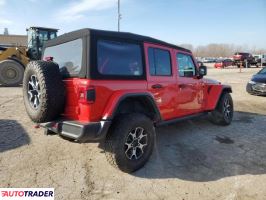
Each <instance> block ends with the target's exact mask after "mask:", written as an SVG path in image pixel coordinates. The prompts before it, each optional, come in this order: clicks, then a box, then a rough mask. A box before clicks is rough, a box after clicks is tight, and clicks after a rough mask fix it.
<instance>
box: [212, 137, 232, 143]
mask: <svg viewBox="0 0 266 200" xmlns="http://www.w3.org/2000/svg"><path fill="white" fill-rule="evenodd" d="M215 140H217V141H218V142H220V143H223V144H233V143H235V141H234V140H232V139H231V138H229V137H227V136H216V137H215Z"/></svg>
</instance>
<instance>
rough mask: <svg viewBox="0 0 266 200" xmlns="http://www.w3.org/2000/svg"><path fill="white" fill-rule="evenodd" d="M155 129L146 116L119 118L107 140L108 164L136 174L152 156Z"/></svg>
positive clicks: (133, 115)
mask: <svg viewBox="0 0 266 200" xmlns="http://www.w3.org/2000/svg"><path fill="white" fill-rule="evenodd" d="M154 140H155V129H154V126H153V123H152V121H151V120H150V119H149V118H148V117H147V116H145V115H143V114H139V113H132V114H126V115H121V116H120V117H118V118H117V119H116V120H115V122H114V124H113V125H112V126H111V128H110V132H109V133H108V135H107V138H106V140H105V155H106V158H107V160H108V162H109V163H110V164H111V165H113V166H114V167H116V168H119V169H121V170H122V171H124V172H128V173H130V172H134V171H136V170H138V169H140V168H141V167H142V166H144V165H145V163H146V162H147V161H148V159H149V157H150V156H151V154H152V150H153V147H154Z"/></svg>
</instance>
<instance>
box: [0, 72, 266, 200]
mask: <svg viewBox="0 0 266 200" xmlns="http://www.w3.org/2000/svg"><path fill="white" fill-rule="evenodd" d="M238 71H239V70H238V69H222V70H221V69H212V68H211V69H209V75H208V77H209V78H215V79H217V80H220V81H222V82H224V83H227V84H230V85H232V87H233V92H234V93H233V99H234V105H235V110H236V111H237V112H236V113H235V117H234V120H233V123H232V125H230V126H227V127H219V126H215V125H213V124H211V123H209V122H208V121H207V120H206V118H201V119H198V120H190V121H186V122H182V123H177V124H174V125H171V126H165V127H161V128H158V129H157V139H156V148H155V150H154V153H153V155H152V157H151V159H150V161H149V162H148V164H147V165H146V166H145V167H144V168H143V169H141V170H139V171H138V172H136V173H134V174H131V175H129V174H125V173H123V172H120V171H118V170H116V169H114V168H113V167H111V166H110V165H109V164H108V163H107V161H106V159H105V156H104V152H103V149H102V148H101V145H99V144H97V143H87V144H77V143H73V142H69V141H67V140H63V139H62V138H60V137H58V136H45V135H44V134H43V130H42V129H34V128H33V125H34V124H33V123H31V122H30V120H29V118H28V117H27V115H26V113H25V109H24V106H23V101H22V94H21V88H3V87H0V134H1V135H0V187H54V188H55V193H56V199H76V200H78V199H197V200H198V199H204V200H206V199H228V200H230V199H241V200H242V199H266V187H265V183H266V149H265V147H266V131H265V124H266V97H257V96H251V95H249V94H247V93H246V92H245V84H246V82H247V81H248V79H249V78H250V77H251V75H252V74H253V73H255V72H256V71H258V69H255V68H254V69H244V70H243V71H244V72H243V73H238Z"/></svg>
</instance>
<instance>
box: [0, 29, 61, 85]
mask: <svg viewBox="0 0 266 200" xmlns="http://www.w3.org/2000/svg"><path fill="white" fill-rule="evenodd" d="M26 31H27V35H28V46H27V47H6V46H0V85H2V86H6V87H12V86H18V85H20V84H21V83H22V80H23V74H24V70H25V67H26V66H27V64H28V63H29V62H30V61H31V60H40V59H41V55H42V48H43V44H44V43H45V42H46V41H47V40H51V39H54V38H56V37H57V32H58V29H54V28H45V27H30V28H28V29H26Z"/></svg>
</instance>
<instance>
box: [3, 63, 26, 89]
mask: <svg viewBox="0 0 266 200" xmlns="http://www.w3.org/2000/svg"><path fill="white" fill-rule="evenodd" d="M23 73H24V67H23V66H22V65H21V64H20V63H18V62H16V61H14V60H4V61H1V62H0V83H1V84H2V85H4V86H7V87H12V86H18V85H19V84H21V83H22V80H23Z"/></svg>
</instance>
